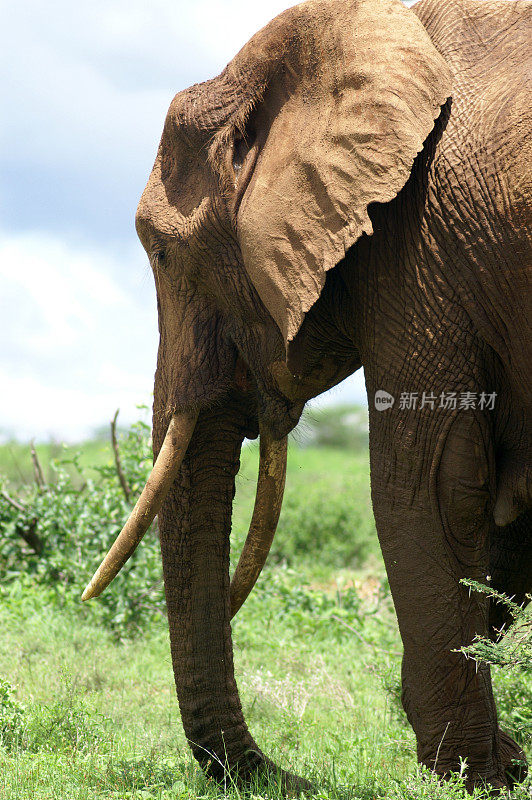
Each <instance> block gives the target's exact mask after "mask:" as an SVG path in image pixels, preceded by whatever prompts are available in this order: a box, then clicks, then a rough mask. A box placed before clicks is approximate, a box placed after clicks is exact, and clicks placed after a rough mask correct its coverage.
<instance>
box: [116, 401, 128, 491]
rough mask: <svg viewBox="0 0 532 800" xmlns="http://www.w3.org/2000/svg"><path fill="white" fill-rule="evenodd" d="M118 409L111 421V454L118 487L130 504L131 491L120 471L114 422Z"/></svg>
mask: <svg viewBox="0 0 532 800" xmlns="http://www.w3.org/2000/svg"><path fill="white" fill-rule="evenodd" d="M119 412H120V409H119V408H117V409H116V411H115V415H114V417H113V419H112V420H111V442H112V444H113V452H114V454H115V464H116V472H117V475H118V480H119V481H120V486H121V487H122V491H123V492H124V497H125V498H126V501H127V502H128V503H131V489H130V488H129V486H128V483H127V480H126V476H125V475H124V470H123V469H122V461H121V460H120V450H119V448H118V439H117V436H116V421H117V419H118V414H119Z"/></svg>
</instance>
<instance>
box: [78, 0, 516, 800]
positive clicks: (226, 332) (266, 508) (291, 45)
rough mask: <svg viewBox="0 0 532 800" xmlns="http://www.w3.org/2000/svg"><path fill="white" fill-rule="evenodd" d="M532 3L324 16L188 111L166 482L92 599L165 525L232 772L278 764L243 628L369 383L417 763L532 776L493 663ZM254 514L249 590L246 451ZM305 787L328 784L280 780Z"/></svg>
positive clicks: (202, 695) (381, 519)
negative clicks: (333, 424)
mask: <svg viewBox="0 0 532 800" xmlns="http://www.w3.org/2000/svg"><path fill="white" fill-rule="evenodd" d="M531 35H532V3H531V2H529V0H421V2H419V3H418V4H417V5H415V6H413V7H412V8H407V7H406V6H405V5H403V4H402V3H401V2H400V0H308V2H303V3H301V4H300V5H296V6H294V7H293V8H290V9H288V10H287V11H285V12H283V13H282V14H280V15H279V16H278V17H276V18H275V19H274V20H273V21H272V22H271V23H269V24H268V25H267V26H266V27H265V28H263V29H262V30H261V31H259V32H258V33H257V34H256V35H255V36H254V37H253V38H252V39H251V40H250V41H249V42H248V43H247V44H246V45H245V46H244V47H243V49H242V50H241V51H240V52H239V53H238V54H237V55H236V57H235V58H234V59H233V60H232V61H231V62H230V63H229V64H228V66H227V67H226V68H225V69H224V70H223V71H222V72H221V74H220V75H219V76H217V77H215V78H213V79H212V80H208V81H206V82H204V83H201V84H197V85H194V86H192V87H190V88H189V89H186V90H185V91H182V92H180V93H179V94H177V95H176V97H175V98H174V100H173V101H172V103H171V105H170V108H169V111H168V114H167V117H166V120H165V123H164V129H163V133H162V138H161V141H160V145H159V149H158V152H157V156H156V160H155V164H154V167H153V170H152V172H151V175H150V177H149V180H148V184H147V186H146V189H145V191H144V193H143V195H142V198H141V200H140V204H139V206H138V211H137V215H136V228H137V232H138V235H139V237H140V240H141V242H142V245H143V246H144V248H145V250H146V253H147V255H148V258H149V261H150V264H151V268H152V271H153V275H154V280H155V286H156V291H157V305H158V318H159V334H160V343H159V351H158V358H157V368H156V374H155V385H154V403H153V450H154V459H155V463H154V467H153V472H152V473H151V475H150V477H149V479H148V482H147V484H146V487H145V489H144V490H143V492H142V494H141V496H140V498H139V500H138V502H137V505H136V506H135V508H134V510H133V512H132V514H131V517H130V518H129V520H128V521H127V523H126V525H125V527H124V529H123V531H122V532H121V533H120V535H119V536H118V538H117V540H116V541H115V543H114V544H113V546H112V547H111V549H110V551H109V553H108V554H107V556H106V557H105V558H104V560H103V562H102V564H101V566H100V567H99V568H98V570H97V572H96V574H95V576H94V578H93V579H92V580H91V582H90V583H89V585H88V587H87V589H86V590H85V593H84V595H83V599H88V598H90V597H95V596H97V595H98V594H100V592H101V591H103V589H104V588H105V586H107V585H108V583H109V582H110V581H111V580H112V578H113V577H114V575H115V574H116V573H117V572H118V570H119V569H120V568H121V567H122V565H123V564H124V563H125V561H126V560H127V559H128V558H129V556H130V555H131V553H132V552H133V551H134V549H135V547H136V546H137V544H138V543H139V541H140V539H141V538H142V536H143V535H144V533H145V531H146V530H147V528H148V527H149V525H150V524H151V522H152V520H153V519H154V517H155V515H157V514H158V524H159V536H160V545H161V551H162V563H163V574H164V584H165V592H166V602H167V612H168V622H169V628H170V642H171V656H172V664H173V670H174V676H175V683H176V688H177V696H178V700H179V706H180V711H181V717H182V721H183V726H184V730H185V733H186V737H187V739H188V741H189V743H190V746H191V748H192V751H193V753H194V755H195V757H196V758H197V760H198V761H199V762H200V764H201V765H202V766H203V768H204V769H205V770H206V772H207V773H208V774H209V775H212V776H213V777H214V778H221V777H222V776H223V775H225V774H226V773H227V771H229V773H231V774H235V775H238V780H239V781H242V782H243V783H245V782H246V781H248V780H250V778H251V777H252V776H253V775H256V774H257V773H262V772H264V773H269V771H271V770H276V769H277V767H276V765H274V764H273V763H272V762H271V761H270V760H269V759H268V757H267V756H266V755H265V754H264V753H263V752H262V750H261V749H260V747H259V745H258V744H257V743H256V742H255V740H254V739H253V737H252V735H251V733H250V731H249V730H248V728H247V726H246V722H245V720H244V716H243V712H242V707H241V703H240V699H239V695H238V689H237V684H236V681H235V676H234V667H233V650H232V640H231V625H230V622H231V618H232V616H233V615H234V614H235V613H236V611H238V609H239V608H240V606H241V605H242V603H243V602H244V600H245V599H246V597H247V595H248V594H249V592H250V591H251V589H252V587H253V585H254V583H255V581H256V580H257V578H258V576H259V573H260V571H261V568H262V566H263V565H264V562H265V560H266V557H267V554H268V550H269V547H270V545H271V541H272V538H273V536H274V533H275V526H276V523H277V519H278V517H279V513H280V510H281V505H282V495H283V488H284V479H285V468H286V437H287V435H288V434H289V433H290V432H291V431H292V430H293V429H294V427H295V426H296V424H297V423H298V420H299V419H300V417H301V414H302V411H303V409H304V407H305V404H306V403H307V402H308V401H309V400H311V399H312V398H314V397H317V396H318V395H320V394H321V393H323V392H325V391H326V390H328V389H330V388H331V387H332V386H335V385H336V384H338V383H339V382H340V381H342V380H343V379H344V378H346V377H348V376H349V375H352V374H353V373H354V372H355V371H356V370H358V369H359V368H361V367H363V368H364V371H365V380H366V387H367V394H368V402H369V408H370V414H369V425H370V440H369V448H370V471H371V496H372V504H373V510H374V516H375V520H376V527H377V533H378V537H379V542H380V546H381V549H382V553H383V556H384V562H385V565H386V570H387V574H388V579H389V584H390V587H391V592H392V597H393V601H394V605H395V609H396V612H397V618H398V623H399V629H400V633H401V637H402V642H403V649H404V655H403V663H402V702H403V706H404V709H405V711H406V715H407V717H408V720H409V722H410V724H411V725H412V727H413V729H414V732H415V735H416V741H417V758H418V760H419V762H420V763H421V764H424V765H426V766H427V767H429V768H430V769H432V770H434V771H435V772H436V773H437V774H438V775H441V776H445V775H448V774H449V773H452V772H453V771H456V770H458V769H459V768H460V763H461V760H463V759H465V760H466V761H467V771H466V775H467V786H468V787H469V788H470V789H471V788H472V787H474V786H476V785H480V784H482V785H490V786H491V787H492V789H493V791H499V790H502V789H505V788H507V787H509V786H512V785H513V784H514V782H516V781H518V780H520V779H521V778H522V777H523V775H524V774H525V772H526V764H525V761H524V755H523V752H522V751H521V749H520V747H519V746H518V745H517V744H516V743H515V742H514V741H513V740H512V739H511V738H510V737H509V736H508V735H507V734H506V733H504V732H503V731H502V730H501V729H500V728H499V725H498V718H497V710H496V707H495V703H494V698H493V692H492V686H491V678H490V671H489V668H488V666H486V665H482V664H480V665H477V664H475V662H473V661H472V660H467V659H466V658H464V656H463V655H462V654H461V653H460V652H457V651H458V649H459V648H460V647H461V646H463V645H467V644H469V643H471V642H472V640H473V639H474V637H475V636H476V635H491V636H497V635H499V634H500V632H501V631H502V630H503V628H504V626H505V625H506V624H507V622H508V620H507V619H506V618H505V616H504V612H503V611H501V609H500V607H498V606H496V605H494V604H493V603H492V602H491V601H490V600H489V599H486V597H484V595H482V596H481V595H479V594H478V593H475V592H473V593H471V592H470V591H469V590H468V588H466V587H465V586H464V585H463V583H462V582H461V581H462V579H463V578H471V579H475V580H478V581H481V582H486V581H487V580H490V581H491V585H492V586H494V587H495V588H496V589H498V590H500V591H504V592H506V593H508V594H510V595H511V596H513V597H514V598H515V600H516V602H519V603H522V602H525V601H526V595H527V592H530V590H531V589H532V517H531V497H532V493H531V490H530V487H531V476H532V472H531V466H530V465H531V463H532V459H531V456H532V414H531V411H532V408H531V400H532V375H531V364H532V348H531V341H532V337H531V336H530V333H531V330H530V318H531V315H530V310H531V305H530V284H531V272H530V265H531V242H530V233H529V231H530V228H529V226H527V223H528V222H529V221H530V214H529V208H530V197H531V185H532V184H531V178H530V170H529V164H530V148H531V145H530V142H531V139H530V136H529V132H530V127H531V126H530V117H531V109H532V103H531V102H530V97H529V90H528V86H527V70H526V64H527V57H528V55H529V54H528V47H529V43H530V40H531V38H532V36H531ZM259 436H260V466H259V477H258V485H257V496H256V502H255V509H254V512H253V517H252V521H251V526H250V531H249V535H248V538H247V540H246V542H245V545H244V548H243V552H242V554H241V557H240V561H239V563H238V566H237V568H236V571H235V574H234V575H233V578H232V580H230V575H229V534H230V529H231V509H232V501H233V496H234V491H235V476H236V475H237V473H238V469H239V457H240V451H241V447H242V443H243V440H244V439H245V438H246V437H247V438H257V437H259ZM279 774H280V775H281V776H282V781H283V785H284V788H285V790H286V791H287V792H290V791H298V790H306V789H309V784H308V783H307V782H306V781H305V779H304V778H299V777H297V776H295V775H293V774H291V773H289V772H282V771H281V772H280V773H279Z"/></svg>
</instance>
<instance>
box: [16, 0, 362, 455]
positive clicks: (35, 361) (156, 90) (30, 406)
mask: <svg viewBox="0 0 532 800" xmlns="http://www.w3.org/2000/svg"><path fill="white" fill-rule="evenodd" d="M292 4H293V3H291V2H286V1H285V0H263V2H261V3H260V4H259V3H257V4H253V3H250V2H249V0H223V2H222V0H195V1H194V2H192V3H191V2H190V0H127V1H126V0H92V2H90V3H88V2H83V1H82V2H81V3H80V4H78V3H73V2H72V1H71V0H49V2H46V3H42V2H40V0H23V1H22V2H19V3H16V2H14V0H12V2H10V3H9V2H8V3H7V4H5V5H4V6H3V15H2V16H3V24H2V28H1V31H0V64H1V67H0V69H1V72H2V75H3V76H4V80H3V85H2V87H1V89H0V94H1V106H2V109H3V114H2V120H1V121H0V320H1V321H0V326H1V337H0V387H1V391H0V433H1V432H4V434H5V433H6V432H8V433H13V434H16V435H17V436H19V437H25V438H29V437H34V436H37V437H40V438H46V437H47V436H55V437H59V438H66V439H70V440H72V439H76V438H79V437H81V436H84V435H86V434H88V433H90V432H91V430H92V429H94V427H96V426H98V425H100V424H102V423H105V422H106V421H107V420H109V418H110V417H111V416H112V414H113V412H114V410H115V408H117V407H120V408H121V409H122V416H123V418H125V419H129V420H131V419H133V418H134V417H135V414H136V405H137V404H139V403H147V404H150V403H151V387H152V379H153V372H154V368H155V355H156V348H157V320H156V310H155V297H154V289H153V283H152V279H151V274H150V271H149V268H148V264H147V260H146V257H145V255H144V252H143V250H142V249H141V247H140V245H139V243H138V241H137V239H136V235H135V231H134V214H135V208H136V205H137V202H138V200H139V197H140V195H141V193H142V189H143V187H144V184H145V182H146V179H147V177H148V174H149V171H150V169H151V166H152V163H153V159H154V157H155V152H156V148H157V144H158V141H159V137H160V133H161V128H162V123H163V120H164V117H165V114H166V109H167V107H168V105H169V103H170V101H171V99H172V97H173V96H174V94H175V93H176V92H178V91H179V90H181V89H183V88H185V87H186V86H189V85H190V84H191V83H195V82H198V81H202V80H206V79H208V78H210V77H212V76H213V75H215V74H217V73H218V72H219V71H220V70H221V69H222V68H223V67H224V66H225V64H226V63H227V62H228V61H229V60H230V59H231V58H232V56H233V55H234V54H235V53H236V51H237V50H238V49H239V48H240V47H241V46H242V45H243V44H244V43H245V42H246V41H247V40H248V39H249V38H250V36H251V35H252V34H253V33H254V32H255V31H256V30H258V29H259V28H260V27H262V25H264V24H266V23H267V22H268V21H269V20H270V19H271V18H272V17H274V16H275V15H276V14H278V13H279V12H280V11H282V10H284V9H285V8H287V7H289V6H290V5H292ZM6 5H7V7H6ZM1 62H3V63H1ZM334 399H335V400H336V401H338V400H346V399H347V400H358V401H363V400H364V390H363V381H362V378H361V376H360V377H359V376H357V377H355V378H354V379H351V380H350V381H349V382H348V383H347V384H345V385H343V386H342V388H341V389H339V390H336V391H335V393H334V395H333V400H334ZM322 402H324V401H322ZM325 402H331V400H330V398H327V399H326V400H325Z"/></svg>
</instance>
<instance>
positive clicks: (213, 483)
mask: <svg viewBox="0 0 532 800" xmlns="http://www.w3.org/2000/svg"><path fill="white" fill-rule="evenodd" d="M244 435H245V418H244V416H243V415H242V413H241V412H240V411H239V409H238V408H230V407H229V408H225V409H224V410H221V409H219V408H217V409H215V410H214V411H206V412H202V413H201V414H200V416H199V419H198V423H197V425H196V429H195V431H194V434H193V436H192V439H191V442H190V445H189V448H188V451H187V454H186V457H185V459H184V461H183V464H182V466H181V469H180V471H179V474H178V476H177V478H176V480H175V482H174V484H173V485H172V487H171V489H170V492H169V493H168V495H167V497H166V500H165V502H164V503H163V506H162V508H161V511H160V512H159V531H160V542H161V550H162V558H163V573H164V583H165V591H166V603H167V610H168V622H169V627H170V643H171V652H172V664H173V669H174V675H175V682H176V688H177V695H178V699H179V706H180V710H181V716H182V720H183V726H184V729H185V733H186V736H187V739H188V741H189V743H190V745H191V748H192V751H193V753H194V755H195V757H196V758H197V759H198V761H199V762H200V763H201V764H202V766H203V767H204V768H205V769H206V770H207V772H208V773H209V774H211V775H214V776H215V777H218V778H220V777H223V776H224V774H225V769H227V768H232V767H234V766H235V765H236V764H238V771H239V775H240V776H244V775H245V774H246V773H247V772H248V771H251V770H254V769H256V768H257V767H258V766H259V764H261V762H262V763H264V762H265V759H264V756H263V755H262V753H261V752H260V750H259V748H258V747H257V745H256V744H255V742H254V740H253V738H252V737H251V734H250V733H249V731H248V729H247V726H246V723H245V721H244V717H243V714H242V708H241V705H240V700H239V696H238V690H237V686H236V682H235V678H234V670H233V651H232V640H231V627H230V619H231V610H230V600H229V597H230V595H229V533H230V529H231V510H232V501H233V496H234V487H235V476H236V474H237V472H238V468H239V456H240V449H241V445H242V441H243V438H244ZM161 438H162V437H161V436H158V434H157V431H156V430H154V443H155V446H157V441H161Z"/></svg>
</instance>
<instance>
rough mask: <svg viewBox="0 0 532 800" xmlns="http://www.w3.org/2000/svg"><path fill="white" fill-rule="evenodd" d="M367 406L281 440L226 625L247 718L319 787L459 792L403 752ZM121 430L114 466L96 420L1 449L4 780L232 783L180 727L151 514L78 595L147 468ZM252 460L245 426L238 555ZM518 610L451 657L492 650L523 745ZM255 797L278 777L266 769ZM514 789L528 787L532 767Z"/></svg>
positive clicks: (217, 793) (530, 717) (530, 704)
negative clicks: (205, 769)
mask: <svg viewBox="0 0 532 800" xmlns="http://www.w3.org/2000/svg"><path fill="white" fill-rule="evenodd" d="M364 421H365V420H364V412H363V411H361V410H358V409H341V410H340V411H338V410H335V411H334V412H330V411H323V412H321V413H314V414H313V415H312V416H309V417H307V419H306V420H304V422H303V425H302V429H303V432H302V433H300V434H298V435H297V437H295V439H294V441H293V442H292V445H291V449H290V454H289V468H288V477H287V490H286V495H285V502H284V508H283V513H282V516H281V521H280V524H279V529H278V533H277V535H276V539H275V542H274V545H273V548H272V553H271V556H270V559H269V561H268V565H267V568H266V570H265V571H264V573H263V575H262V576H261V578H260V580H259V583H258V585H257V587H256V589H255V590H254V592H253V593H252V595H251V596H250V598H249V599H248V601H247V602H246V604H245V606H244V607H243V608H242V610H241V611H240V612H239V614H238V616H237V617H236V618H235V620H234V624H233V632H234V641H235V659H236V670H237V677H238V681H239V686H240V690H241V695H242V701H243V705H244V711H245V715H246V718H247V720H248V722H249V725H250V727H251V729H252V730H253V733H254V734H255V736H256V738H257V740H258V742H259V743H260V744H261V745H262V746H263V748H264V749H265V750H266V752H268V753H269V754H271V755H272V756H273V757H274V759H275V760H276V761H277V762H278V763H280V764H282V765H283V766H285V767H288V768H291V769H293V770H294V771H296V772H299V773H300V774H304V775H305V776H306V777H309V778H311V779H312V780H313V781H314V783H315V785H316V793H315V797H316V798H331V799H332V798H334V799H335V800H348V799H349V798H351V799H352V800H355V798H358V799H359V800H370V798H371V799H373V798H375V799H377V798H382V799H383V800H384V798H386V799H389V800H397V799H398V798H405V800H417V798H427V799H430V800H439V798H441V799H442V800H443V799H444V798H445V799H450V798H465V797H466V794H465V791H464V789H463V781H462V779H461V778H460V776H458V777H456V778H453V779H452V780H451V781H449V782H446V783H443V784H441V783H438V781H437V780H436V778H435V777H434V776H433V775H431V773H428V772H425V773H421V772H419V771H418V770H417V767H416V762H415V742H414V736H413V734H412V732H411V729H410V727H409V726H408V724H407V722H406V719H405V717H404V714H403V711H402V709H401V705H400V658H401V642H400V638H399V635H398V631H397V625H396V621H395V615H394V612H393V606H392V603H391V599H390V594H389V589H388V586H387V581H386V576H385V573H384V567H383V563H382V559H381V557H380V553H379V549H378V544H377V538H376V534H375V530H374V522H373V516H372V513H371V506H370V497H369V475H368V473H369V470H368V456H367V447H366V443H367V433H366V430H365V424H364ZM118 445H119V455H120V465H121V470H122V473H123V476H122V479H120V476H119V470H118V469H117V462H116V458H115V451H114V450H113V448H112V447H111V445H110V443H109V441H108V440H107V439H104V438H102V437H101V436H99V437H96V438H95V439H94V440H93V441H90V442H85V443H83V444H82V445H81V446H80V447H69V448H62V447H61V446H58V445H55V446H44V445H43V446H40V447H37V448H36V449H35V453H34V455H33V458H32V454H31V451H30V448H29V446H27V445H25V446H22V445H20V444H16V443H14V442H8V443H6V444H5V445H4V446H2V447H1V448H0V472H2V473H3V476H4V477H3V478H2V480H1V485H0V531H1V537H0V797H1V798H6V800H7V799H8V798H9V800H29V798H32V800H52V798H53V799H54V800H55V799H60V800H67V798H68V800H82V799H83V800H103V798H116V799H117V800H118V799H120V800H125V799H126V798H132V799H133V798H134V799H135V800H140V798H144V799H145V800H189V799H190V800H199V799H200V798H218V797H228V798H234V799H235V800H236V798H240V797H242V796H243V795H242V792H241V791H240V790H239V789H238V787H237V786H236V785H234V784H233V783H232V781H231V780H230V779H228V781H227V785H226V786H225V787H220V786H219V785H215V784H212V783H211V782H209V781H208V780H206V779H205V778H204V777H203V775H202V773H201V772H200V771H199V769H198V768H197V767H196V766H195V763H194V762H193V760H192V758H191V756H190V755H189V751H188V748H187V745H186V742H185V740H184V736H183V734H182V731H181V726H180V721H179V711H178V707H177V701H176V698H175V692H174V686H173V677H172V674H171V665H170V654H169V646H168V635H167V628H166V620H165V608H164V594H163V589H162V583H161V574H160V573H161V567H160V557H159V552H158V542H157V536H156V530H154V529H152V530H151V531H150V533H149V534H148V535H147V537H146V539H145V541H144V542H143V544H142V546H141V547H140V548H139V549H138V551H137V553H136V554H135V556H134V557H133V558H132V559H131V561H130V562H129V563H128V565H127V567H126V568H125V569H124V570H123V572H122V573H121V574H120V575H119V576H118V577H117V578H116V580H115V581H114V582H113V584H111V586H110V587H109V589H108V590H107V591H106V592H105V593H104V594H103V595H102V597H101V598H100V599H98V600H96V601H92V602H91V603H89V604H85V605H82V604H81V603H80V600H79V598H80V595H81V592H82V590H83V588H84V586H85V584H86V583H87V581H88V579H89V578H90V577H91V575H92V572H93V571H94V569H95V567H96V566H97V565H98V563H99V560H100V557H101V555H102V554H103V552H104V551H105V549H106V548H107V546H108V545H109V543H110V542H111V541H112V540H113V538H114V536H115V534H116V533H117V531H118V530H119V529H120V527H121V524H122V522H123V521H124V519H125V518H126V516H127V514H128V511H129V508H130V503H131V500H132V499H134V497H135V495H136V493H137V491H138V489H139V487H141V485H142V483H143V481H144V479H145V477H146V474H147V471H148V469H149V465H150V446H149V429H148V426H147V425H145V424H144V423H142V422H139V423H137V424H136V425H134V426H132V427H131V428H130V429H128V430H125V431H120V432H119V433H118ZM257 462H258V447H257V445H256V444H255V443H252V444H250V445H249V446H248V447H246V448H245V449H244V452H243V457H242V468H241V471H240V474H239V476H238V485H237V497H236V504H235V510H234V526H233V552H234V554H235V560H236V559H237V558H238V554H239V552H240V549H241V546H242V544H243V540H244V537H245V535H246V532H247V524H248V521H249V518H250V515H251V510H252V507H253V499H254V492H255V485H256V481H255V477H256V468H257ZM479 590H481V588H480V587H478V586H471V591H479ZM484 591H485V590H484ZM500 601H501V602H508V600H505V599H504V598H501V599H500ZM513 611H514V613H515V616H516V623H515V625H514V626H513V628H512V629H511V630H510V632H509V634H508V635H507V637H506V638H505V639H504V640H503V641H502V642H501V643H499V644H495V645H493V644H488V643H486V642H478V643H476V644H475V645H473V647H472V648H469V649H468V652H467V653H465V654H464V658H465V657H469V658H473V657H474V658H477V659H484V660H487V661H489V662H490V663H493V664H497V665H499V666H496V667H494V675H495V686H496V693H497V699H498V704H499V710H500V715H501V725H502V726H503V727H505V728H506V729H507V730H508V731H510V732H511V733H512V734H513V736H514V737H515V738H516V739H517V740H518V741H519V742H520V743H521V744H522V745H523V746H524V747H525V749H526V750H527V751H528V753H529V755H532V747H531V745H532V617H531V616H530V613H529V612H528V611H522V610H521V609H519V608H516V607H515V608H513ZM251 796H252V797H254V798H255V800H259V798H278V797H280V791H279V787H278V785H277V784H276V782H275V781H274V780H272V781H271V783H270V784H269V785H266V786H264V785H257V786H255V787H254V788H253V794H252V795H251ZM512 796H513V797H514V798H515V799H516V800H524V798H530V797H532V782H531V781H530V779H529V780H528V781H527V782H526V783H525V784H522V785H521V786H520V787H519V788H518V789H516V790H515V791H514V792H513V793H512ZM475 797H476V798H481V797H487V794H485V793H482V791H481V790H477V791H476V794H475Z"/></svg>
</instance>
